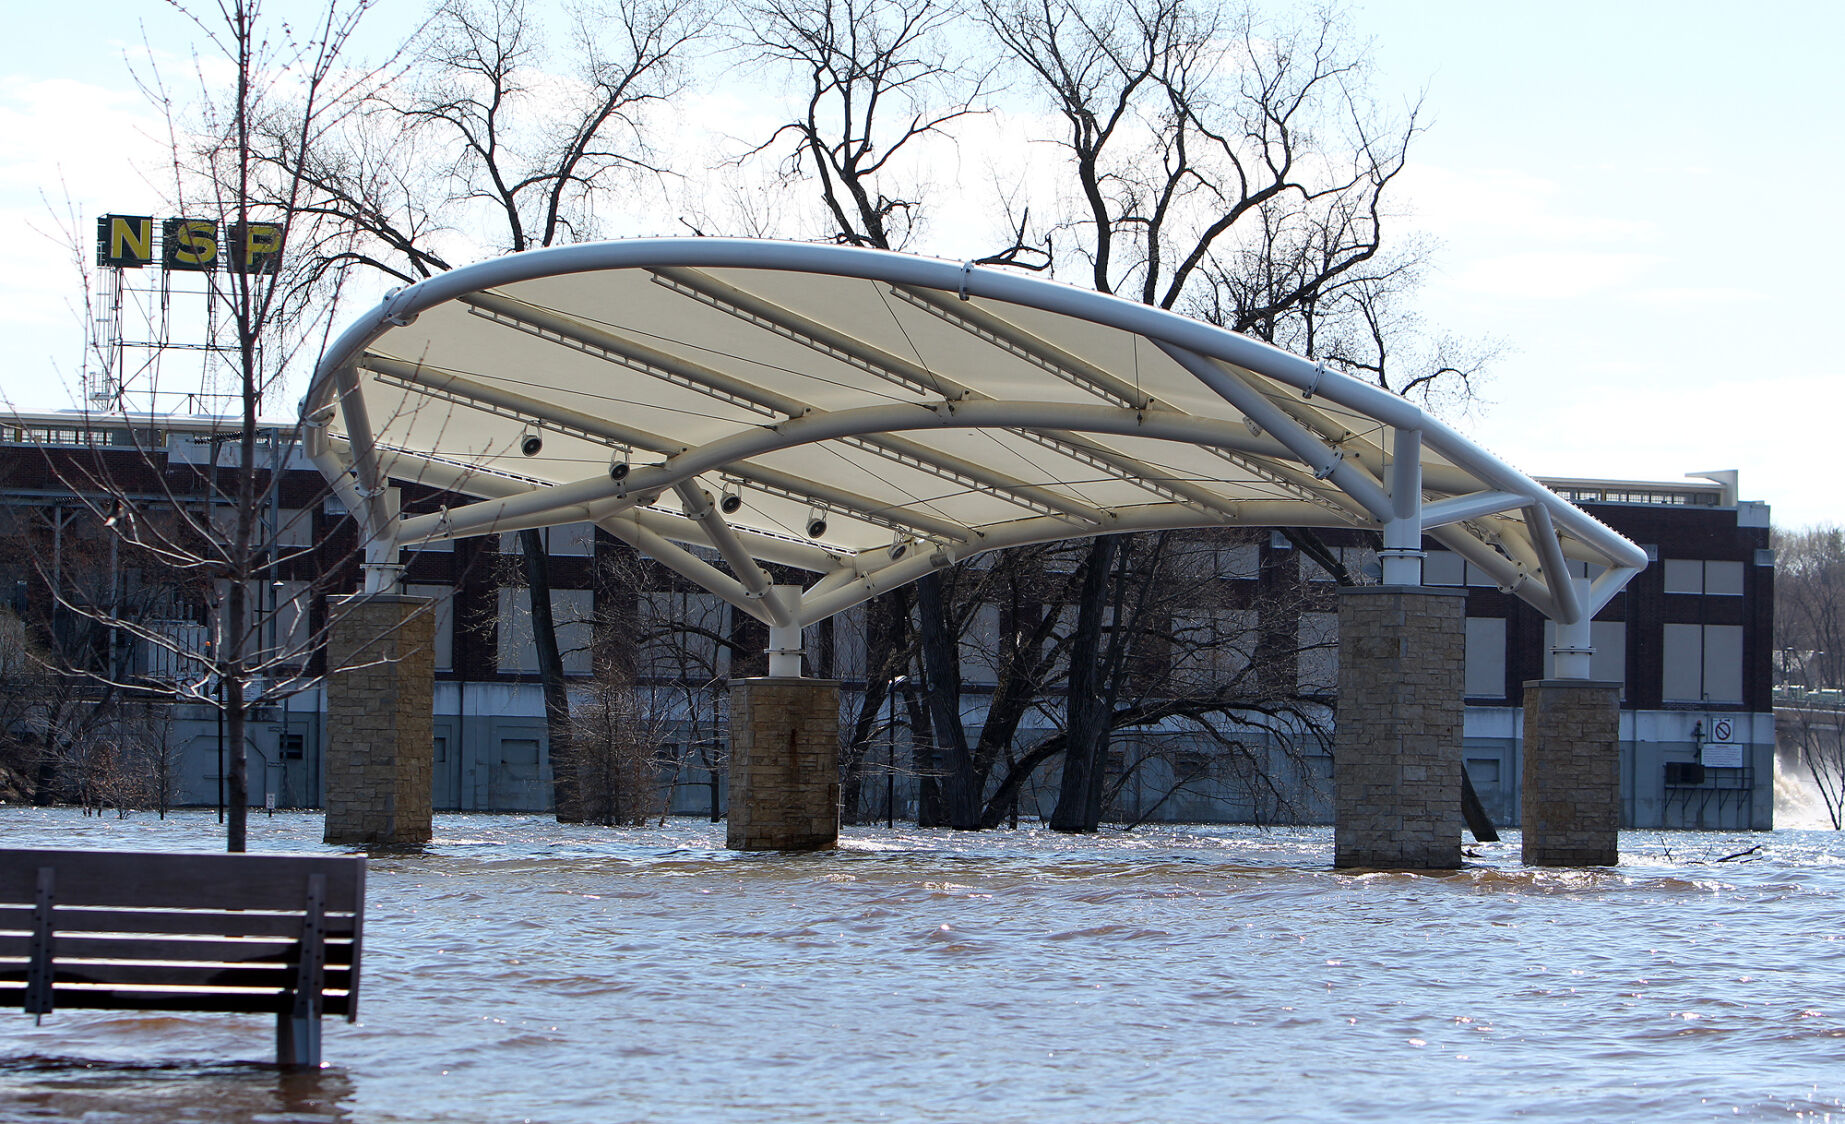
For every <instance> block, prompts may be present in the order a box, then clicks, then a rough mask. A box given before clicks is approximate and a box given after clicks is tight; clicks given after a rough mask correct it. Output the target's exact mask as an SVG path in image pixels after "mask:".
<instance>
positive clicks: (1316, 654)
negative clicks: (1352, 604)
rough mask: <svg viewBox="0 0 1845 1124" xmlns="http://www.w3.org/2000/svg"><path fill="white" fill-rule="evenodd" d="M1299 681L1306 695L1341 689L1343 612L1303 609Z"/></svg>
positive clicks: (1329, 692)
mask: <svg viewBox="0 0 1845 1124" xmlns="http://www.w3.org/2000/svg"><path fill="white" fill-rule="evenodd" d="M1296 667H1297V674H1298V676H1299V678H1298V680H1297V682H1298V684H1299V688H1300V692H1301V694H1303V695H1317V694H1331V693H1332V692H1334V691H1336V690H1338V689H1339V614H1337V613H1302V614H1301V615H1300V652H1299V656H1298V663H1297V665H1296Z"/></svg>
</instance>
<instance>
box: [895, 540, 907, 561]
mask: <svg viewBox="0 0 1845 1124" xmlns="http://www.w3.org/2000/svg"><path fill="white" fill-rule="evenodd" d="M909 552H910V542H909V540H908V539H893V540H891V544H890V560H891V561H892V562H895V561H897V560H898V559H900V558H902V557H903V556H904V555H906V554H908V553H909Z"/></svg>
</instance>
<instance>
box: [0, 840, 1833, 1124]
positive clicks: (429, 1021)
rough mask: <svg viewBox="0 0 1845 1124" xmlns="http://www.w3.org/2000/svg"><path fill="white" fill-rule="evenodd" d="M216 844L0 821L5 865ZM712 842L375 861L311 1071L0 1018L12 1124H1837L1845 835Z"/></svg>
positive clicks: (84, 1017)
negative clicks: (1371, 863)
mask: <svg viewBox="0 0 1845 1124" xmlns="http://www.w3.org/2000/svg"><path fill="white" fill-rule="evenodd" d="M218 830H219V829H218V826H217V823H216V820H215V817H214V816H212V815H210V814H204V815H200V814H194V813H186V814H182V815H180V816H178V817H173V818H169V819H168V820H166V821H165V822H162V821H159V820H156V819H155V818H154V817H152V816H148V815H137V816H134V817H132V818H129V819H126V820H117V819H113V818H107V819H94V818H89V819H86V818H84V817H82V816H81V815H78V814H76V813H74V812H68V811H61V810H60V811H45V810H36V809H0V838H4V840H5V845H7V846H71V847H91V846H95V847H120V848H144V849H171V850H189V849H215V848H216V846H217V845H218V843H217V840H218V834H217V833H218ZM320 830H321V820H320V818H319V817H318V816H312V815H277V816H275V817H273V818H268V817H261V816H259V817H255V818H253V819H252V822H251V842H252V849H257V850H280V851H327V850H331V849H330V848H325V847H323V846H321V844H320V843H319V838H320ZM722 831H723V829H722V826H721V825H717V826H713V825H710V824H706V823H701V822H697V821H675V822H672V823H669V824H667V825H666V826H665V827H661V828H648V829H641V830H608V829H596V828H579V827H562V826H559V825H557V824H555V823H552V822H549V821H547V820H546V819H544V818H540V817H524V816H505V817H497V816H496V817H480V816H444V817H438V818H437V821H436V842H435V843H434V845H433V846H431V847H430V848H429V849H428V850H427V852H426V853H423V854H418V855H413V856H400V857H374V859H373V860H372V863H371V868H370V871H371V873H370V881H369V894H368V912H367V916H366V948H365V967H364V985H363V986H364V991H363V995H362V1001H361V1012H362V1016H363V1017H362V1020H361V1021H360V1022H359V1023H358V1024H357V1025H348V1024H346V1023H344V1022H342V1021H335V1020H329V1021H328V1022H327V1023H326V1024H325V1046H324V1053H325V1059H326V1062H327V1066H326V1068H325V1069H324V1070H322V1071H320V1072H318V1073H308V1074H285V1073H282V1072H280V1071H277V1070H275V1069H273V1068H270V1067H269V1066H267V1065H264V1064H261V1063H263V1062H266V1061H268V1060H269V1059H270V1058H271V1057H272V1050H273V1023H272V1021H270V1020H267V1019H245V1018H239V1017H233V1016H222V1015H196V1016H143V1015H133V1014H125V1013H121V1014H111V1013H105V1012H81V1011H78V1012H60V1013H57V1014H54V1015H51V1016H49V1017H47V1018H46V1020H45V1022H44V1024H43V1025H42V1026H38V1027H35V1026H34V1025H33V1022H32V1020H31V1019H30V1018H29V1017H27V1016H25V1015H22V1014H19V1013H17V1012H15V1013H14V1014H11V1015H8V1014H6V1013H5V1012H0V1119H5V1120H8V1121H13V1120H31V1121H38V1120H59V1121H66V1120H68V1121H76V1120H81V1121H86V1122H93V1124H105V1122H107V1124H113V1122H116V1121H135V1122H142V1121H155V1122H161V1121H201V1122H203V1121H212V1122H238V1124H243V1122H248V1124H257V1122H261V1124H280V1122H295V1121H315V1122H321V1121H354V1122H359V1121H364V1122H372V1121H379V1122H395V1121H451V1120H452V1121H526V1120H530V1121H545V1122H552V1121H558V1122H563V1121H570V1122H577V1121H680V1120H695V1121H776V1122H783V1121H788V1122H798V1121H827V1122H829V1124H831V1122H839V1121H860V1120H895V1121H955V1122H963V1121H1034V1122H1041V1121H1063V1122H1093V1121H1162V1122H1169V1121H1170V1122H1176V1121H1222V1120H1238V1121H1240V1120H1271V1119H1273V1120H1279V1119H1289V1120H1293V1119H1339V1120H1415V1121H1421V1120H1436V1119H1444V1118H1446V1119H1465V1120H1499V1119H1508V1118H1514V1117H1517V1118H1522V1119H1531V1120H1550V1121H1571V1122H1575V1121H1584V1120H1624V1119H1647V1120H1705V1119H1714V1118H1718V1117H1723V1118H1729V1119H1735V1118H1738V1117H1740V1118H1745V1119H1753V1118H1777V1119H1781V1118H1791V1119H1806V1120H1835V1119H1836V1120H1840V1121H1845V1108H1841V1105H1842V1103H1845V1101H1842V1098H1845V991H1842V989H1845V957H1842V956H1841V953H1842V952H1845V838H1841V836H1840V835H1838V834H1836V833H1833V832H1831V831H1820V830H1811V831H1802V830H1782V831H1777V832H1774V833H1770V834H1756V835H1736V836H1717V835H1705V834H1692V833H1660V832H1633V833H1627V834H1625V835H1624V836H1623V838H1622V863H1621V865H1620V866H1619V867H1618V868H1614V869H1606V870H1595V871H1531V870H1526V869H1524V868H1523V867H1521V866H1520V865H1519V863H1518V861H1517V856H1518V837H1517V834H1516V833H1515V832H1513V833H1509V834H1508V837H1507V839H1506V841H1505V842H1502V843H1499V844H1492V845H1485V846H1479V847H1472V848H1470V850H1471V851H1473V852H1475V854H1474V856H1473V857H1471V858H1470V860H1469V861H1470V863H1471V865H1470V866H1469V867H1468V868H1466V869H1464V870H1461V871H1458V872H1454V873H1450V874H1441V875H1417V874H1403V873H1344V872H1339V873H1335V872H1334V871H1332V870H1331V869H1330V864H1331V856H1332V836H1331V832H1330V830H1329V829H1270V830H1260V829H1256V828H1242V827H1210V828H1160V829H1147V830H1140V831H1136V832H1133V833H1132V834H1122V833H1119V832H1112V833H1104V834H1102V835H1100V836H1097V837H1092V838H1070V837H1064V836H1058V835H1055V834H1053V833H1050V832H1046V831H1042V830H1034V829H1022V830H1019V831H1013V832H1007V831H1001V832H987V833H982V834H976V835H962V834H952V833H946V832H942V833H938V832H933V831H930V832H921V831H917V830H914V829H909V830H905V829H901V828H899V829H897V830H895V831H886V830H882V829H870V828H849V829H847V833H846V836H845V838H844V840H843V843H842V846H841V848H840V849H839V850H837V851H834V852H830V853H825V854H817V855H801V856H787V855H737V854H733V853H730V852H727V851H725V850H724V849H723V834H722ZM1752 847H1759V850H1758V851H1756V852H1754V853H1752V854H1749V855H1745V856H1743V857H1742V858H1736V859H1731V860H1730V861H1718V860H1721V859H1723V858H1724V857H1725V856H1729V855H1734V854H1736V853H1738V852H1742V851H1745V850H1746V849H1748V848H1752Z"/></svg>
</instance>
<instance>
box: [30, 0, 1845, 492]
mask: <svg viewBox="0 0 1845 1124" xmlns="http://www.w3.org/2000/svg"><path fill="white" fill-rule="evenodd" d="M73 10H75V9H64V8H61V7H60V6H55V5H33V6H31V8H30V9H29V10H27V11H26V12H23V13H19V14H17V15H16V16H15V17H14V18H13V19H12V20H10V21H9V26H10V30H11V33H12V38H13V43H14V47H15V49H13V50H11V51H9V52H7V54H6V57H5V58H4V60H0V229H3V230H5V231H6V237H5V239H4V241H3V242H0V393H4V395H5V397H6V398H7V400H9V401H10V402H12V403H13V404H14V405H15V406H17V407H21V408H30V409H58V408H64V407H67V406H69V405H71V404H72V402H73V401H74V399H75V397H76V391H75V386H76V382H77V372H78V370H79V367H80V365H81V356H82V338H83V328H82V317H81V303H82V283H81V280H80V279H79V276H78V273H77V270H76V268H75V266H74V264H73V260H72V258H73V254H72V251H71V249H70V242H71V238H70V233H69V232H71V231H73V230H74V231H75V232H76V234H77V236H78V240H79V241H80V242H82V243H87V242H88V240H89V238H90V232H91V231H92V230H93V227H94V222H95V218H96V216H97V215H100V214H103V213H107V212H111V211H114V212H120V213H131V214H132V213H141V214H150V213H151V214H155V215H159V214H162V213H163V212H162V210H161V206H160V203H159V199H160V193H159V191H158V189H157V187H156V186H154V185H152V184H150V183H149V182H148V180H149V179H150V178H154V177H151V176H150V175H149V173H148V171H147V170H148V169H149V168H153V169H157V168H158V166H159V165H158V151H159V142H160V135H161V132H162V128H163V126H162V125H161V122H160V118H159V117H158V116H157V115H155V114H153V113H152V112H151V111H150V110H149V109H148V107H147V106H148V103H147V99H146V97H145V96H144V95H143V93H142V92H141V91H140V90H138V89H137V87H136V85H135V82H134V80H133V78H132V77H131V75H130V73H129V68H128V66H127V64H126V62H125V56H126V55H139V54H140V53H141V52H142V47H141V43H142V41H143V40H142V34H143V32H142V28H143V27H144V28H145V32H146V36H147V41H149V42H151V43H152V45H153V47H154V50H155V51H156V53H157V54H160V55H162V56H163V57H164V58H165V60H166V62H167V64H168V69H169V72H171V70H172V66H173V63H174V61H175V60H179V71H180V73H181V76H182V77H183V76H184V67H185V64H184V62H183V60H184V43H185V35H186V29H185V27H184V26H183V24H181V23H180V22H179V21H178V19H177V17H175V15H174V14H173V13H172V12H171V11H170V10H169V9H167V8H166V6H165V5H163V4H159V3H156V2H155V0H139V2H133V0H94V2H91V3H86V4H85V5H83V6H82V12H83V20H82V26H81V27H75V26H72V21H71V20H70V18H69V13H70V12H72V11H73ZM423 11H424V8H423V5H422V3H421V0H382V3H381V5H380V8H379V11H378V13H377V15H378V18H376V19H374V20H373V22H372V24H371V30H372V31H373V32H374V33H377V34H380V35H388V34H390V33H391V32H393V31H394V30H396V29H401V28H403V27H407V26H409V25H411V24H413V23H414V22H415V21H416V20H417V19H418V18H420V16H421V15H422V13H423ZM1348 11H1349V16H1350V20H1351V25H1352V28H1353V30H1354V33H1355V34H1356V35H1358V36H1360V37H1362V38H1367V39H1369V40H1371V44H1372V47H1371V58H1372V60H1373V63H1374V66H1375V71H1374V73H1373V74H1372V76H1371V89H1372V92H1373V94H1374V96H1376V97H1377V98H1378V99H1379V100H1380V101H1381V102H1383V103H1385V104H1386V105H1397V106H1401V105H1403V104H1406V103H1408V102H1410V101H1414V100H1416V99H1420V101H1421V105H1422V113H1423V120H1424V122H1425V123H1426V124H1427V130H1426V132H1425V133H1424V134H1423V135H1422V136H1421V137H1419V138H1418V140H1417V142H1416V144H1415V145H1414V147H1413V148H1412V150H1411V159H1410V165H1409V167H1408V168H1407V169H1406V170H1405V172H1404V174H1403V177H1402V180H1401V183H1400V186H1401V189H1402V190H1401V192H1400V194H1399V195H1398V196H1397V205H1398V207H1399V209H1400V211H1401V213H1402V219H1401V221H1402V223H1403V228H1404V229H1405V230H1406V231H1413V232H1415V233H1417V234H1419V235H1421V236H1423V237H1426V238H1429V239H1431V240H1432V241H1433V243H1434V244H1435V246H1436V255H1435V264H1436V268H1435V269H1434V271H1433V272H1432V273H1431V275H1430V276H1429V278H1428V281H1427V283H1426V285H1425V287H1424V289H1423V291H1422V293H1421V294H1420V297H1419V304H1420V312H1421V315H1422V316H1423V318H1424V319H1425V321H1426V322H1427V323H1428V324H1429V325H1430V327H1431V328H1433V329H1437V330H1440V331H1443V332H1448V333H1453V334H1455V335H1458V336H1461V337H1464V338H1469V339H1475V340H1482V341H1491V342H1493V343H1496V344H1498V345H1499V346H1500V348H1501V357H1500V358H1499V359H1498V360H1497V361H1496V362H1495V363H1494V365H1493V367H1492V370H1491V374H1490V377H1489V379H1488V380H1487V381H1486V382H1485V383H1484V384H1483V385H1482V386H1481V388H1480V401H1479V402H1478V403H1476V405H1475V406H1474V407H1473V408H1472V409H1471V410H1470V411H1469V412H1468V413H1467V414H1465V415H1464V416H1461V417H1458V418H1455V419H1452V420H1454V421H1455V422H1456V424H1457V425H1458V427H1459V428H1460V429H1461V430H1462V432H1464V433H1466V434H1468V435H1469V436H1470V437H1472V438H1473V439H1474V440H1475V441H1477V442H1478V443H1479V444H1481V445H1483V446H1485V447H1486V448H1488V449H1490V450H1492V451H1493V452H1494V453H1496V454H1498V455H1499V456H1500V457H1502V458H1503V459H1505V460H1507V461H1509V462H1510V463H1512V464H1514V465H1516V466H1517V467H1519V468H1521V469H1523V470H1524V471H1526V472H1528V473H1531V474H1533V475H1538V476H1552V477H1615V478H1621V479H1638V480H1664V481H1670V480H1675V479H1679V478H1682V477H1683V476H1685V474H1687V473H1693V472H1701V471H1706V470H1713V469H1738V470H1740V472H1741V495H1742V497H1743V498H1744V499H1752V500H1761V501H1765V502H1767V503H1768V504H1770V505H1771V507H1772V509H1773V514H1774V519H1775V522H1776V523H1777V524H1778V525H1782V526H1790V527H1795V526H1805V525H1810V524H1816V523H1829V524H1837V523H1841V522H1845V502H1841V501H1840V500H1839V499H1837V498H1836V496H1835V495H1834V493H1833V492H1832V488H1831V483H1830V478H1828V477H1826V476H1825V475H1824V472H1825V471H1826V469H1825V465H1826V464H1829V463H1830V462H1831V461H1832V459H1833V457H1834V455H1835V453H1834V445H1835V443H1836V442H1837V441H1838V440H1839V438H1838V436H1837V430H1838V426H1839V419H1840V417H1841V415H1842V414H1845V409H1842V408H1845V355H1842V354H1841V352H1840V349H1838V348H1837V347H1835V346H1833V343H1834V341H1833V340H1832V338H1831V337H1832V334H1833V331H1834V330H1835V326H1836V324H1837V321H1838V313H1837V312H1836V311H1835V310H1836V309H1838V308H1839V307H1840V306H1841V303H1842V302H1841V297H1845V280H1841V273H1840V266H1839V263H1840V262H1841V261H1845V233H1842V232H1841V225H1840V221H1841V215H1840V211H1841V209H1842V206H1841V199H1840V189H1841V185H1842V184H1845V67H1840V66H1839V65H1838V63H1837V60H1836V50H1837V46H1836V45H1837V44H1838V43H1840V42H1842V41H1845V5H1836V4H1829V3H1819V2H1797V3H1795V2H1790V3H1766V4H1764V5H1761V6H1758V7H1755V8H1752V9H1750V10H1749V12H1748V13H1747V18H1744V17H1743V15H1742V13H1741V10H1740V9H1738V8H1737V7H1736V6H1735V5H1733V4H1716V3H1701V2H1680V3H1634V2H1629V3H1619V4H1614V3H1608V2H1607V0H1601V2H1594V3H1589V2H1580V0H1557V2H1553V3H1548V4H1544V5H1531V4H1480V3H1474V2H1462V0H1418V2H1411V0H1398V2H1392V3H1385V2H1382V0H1370V2H1369V3H1358V4H1354V5H1352V6H1350V7H1349V9H1348ZM356 310H357V306H354V308H353V310H352V311H356ZM347 315H348V316H350V315H351V312H348V314H347Z"/></svg>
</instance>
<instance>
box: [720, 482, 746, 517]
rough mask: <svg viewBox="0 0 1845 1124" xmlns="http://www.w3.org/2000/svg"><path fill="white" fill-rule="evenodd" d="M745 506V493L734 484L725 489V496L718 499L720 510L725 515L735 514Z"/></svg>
mask: <svg viewBox="0 0 1845 1124" xmlns="http://www.w3.org/2000/svg"><path fill="white" fill-rule="evenodd" d="M742 507H743V493H742V492H740V491H739V490H738V489H737V486H736V485H735V484H732V485H730V486H728V487H726V488H725V489H724V498H723V499H721V500H719V501H718V510H719V511H721V512H723V513H724V514H725V515H735V514H736V513H737V512H738V511H739V510H741V509H742Z"/></svg>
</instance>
